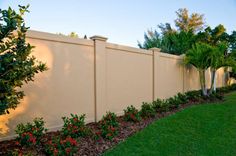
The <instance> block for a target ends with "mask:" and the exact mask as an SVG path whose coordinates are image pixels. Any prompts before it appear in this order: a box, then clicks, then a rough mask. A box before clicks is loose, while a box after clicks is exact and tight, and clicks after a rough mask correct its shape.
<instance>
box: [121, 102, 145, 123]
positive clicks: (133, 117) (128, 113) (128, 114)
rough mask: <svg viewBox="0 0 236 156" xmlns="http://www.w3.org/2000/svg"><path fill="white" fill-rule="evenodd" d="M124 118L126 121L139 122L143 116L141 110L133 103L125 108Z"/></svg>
mask: <svg viewBox="0 0 236 156" xmlns="http://www.w3.org/2000/svg"><path fill="white" fill-rule="evenodd" d="M124 119H125V120H126V121H133V122H138V121H140V119H141V117H140V113H139V111H138V110H137V109H136V108H135V107H134V106H133V105H131V106H130V107H127V108H126V109H124Z"/></svg>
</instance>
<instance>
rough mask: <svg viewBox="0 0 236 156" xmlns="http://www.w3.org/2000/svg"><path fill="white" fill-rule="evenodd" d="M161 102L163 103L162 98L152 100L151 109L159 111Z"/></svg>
mask: <svg viewBox="0 0 236 156" xmlns="http://www.w3.org/2000/svg"><path fill="white" fill-rule="evenodd" d="M162 104H163V100H161V99H157V100H156V101H153V102H152V107H153V109H155V110H156V112H160V110H161V107H162Z"/></svg>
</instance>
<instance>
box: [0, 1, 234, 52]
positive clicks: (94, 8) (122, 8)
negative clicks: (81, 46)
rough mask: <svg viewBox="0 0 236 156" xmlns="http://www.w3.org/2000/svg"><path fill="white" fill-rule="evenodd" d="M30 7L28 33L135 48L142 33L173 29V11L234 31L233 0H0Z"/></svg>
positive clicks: (0, 3)
mask: <svg viewBox="0 0 236 156" xmlns="http://www.w3.org/2000/svg"><path fill="white" fill-rule="evenodd" d="M19 4H20V5H27V4H30V8H29V10H30V13H29V14H27V15H26V16H25V20H26V24H27V26H30V28H31V29H32V30H38V31H44V32H50V33H64V34H69V33H70V32H72V31H73V32H76V33H77V34H78V35H79V36H80V37H83V36H84V35H85V34H86V35H87V36H88V37H90V36H93V35H100V36H104V37H107V38H108V42H111V43H116V44H122V45H128V46H133V47H137V41H140V42H141V43H142V42H143V40H144V39H143V35H144V32H145V31H147V30H148V29H153V30H154V29H157V25H158V24H160V23H166V22H168V23H171V24H172V26H174V20H175V18H176V14H175V11H177V10H178V9H179V8H187V9H188V10H189V12H190V13H193V12H197V13H200V14H204V18H205V21H206V25H209V26H211V27H215V26H217V25H218V24H223V25H224V26H225V28H226V29H227V32H228V33H231V32H232V31H233V30H236V0H0V8H1V9H6V8H8V7H9V6H10V7H12V8H14V9H17V6H18V5H19Z"/></svg>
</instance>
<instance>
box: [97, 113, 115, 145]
mask: <svg viewBox="0 0 236 156" xmlns="http://www.w3.org/2000/svg"><path fill="white" fill-rule="evenodd" d="M99 127H100V129H101V132H97V134H101V136H102V137H103V138H106V139H109V140H111V139H112V138H113V137H114V136H116V135H117V134H118V127H119V123H118V121H117V116H116V115H115V113H111V112H107V114H106V115H105V116H103V118H102V120H101V121H99Z"/></svg>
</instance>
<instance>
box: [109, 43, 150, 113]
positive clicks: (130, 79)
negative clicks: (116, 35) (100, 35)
mask: <svg viewBox="0 0 236 156" xmlns="http://www.w3.org/2000/svg"><path fill="white" fill-rule="evenodd" d="M106 47H107V48H106V59H107V64H106V67H107V68H106V70H107V72H106V76H107V77H106V81H107V86H106V88H107V90H106V91H107V101H106V103H107V107H106V108H107V111H108V110H110V111H113V112H116V113H117V114H122V113H123V109H124V108H126V107H127V106H129V105H134V106H135V107H137V108H140V107H141V104H142V102H151V101H152V90H153V87H152V82H153V73H152V57H153V56H152V53H151V52H150V51H147V50H139V51H138V50H137V49H133V48H130V47H125V46H118V45H114V44H107V46H106Z"/></svg>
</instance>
